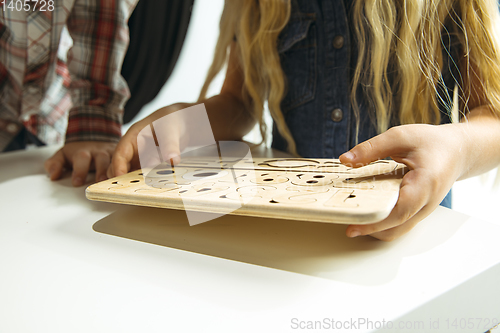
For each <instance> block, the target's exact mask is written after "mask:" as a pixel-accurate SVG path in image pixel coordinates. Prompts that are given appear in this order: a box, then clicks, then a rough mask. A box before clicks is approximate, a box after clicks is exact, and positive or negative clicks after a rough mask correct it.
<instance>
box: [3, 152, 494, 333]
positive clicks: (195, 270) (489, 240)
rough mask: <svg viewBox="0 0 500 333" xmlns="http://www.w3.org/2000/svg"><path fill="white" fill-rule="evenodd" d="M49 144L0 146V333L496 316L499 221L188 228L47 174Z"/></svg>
mask: <svg viewBox="0 0 500 333" xmlns="http://www.w3.org/2000/svg"><path fill="white" fill-rule="evenodd" d="M54 151H55V148H51V147H49V148H43V149H37V150H32V151H27V152H19V153H9V154H3V155H0V199H1V200H0V214H1V215H0V267H1V274H0V332H50V333H55V332H65V333H66V332H120V333H122V332H296V331H312V330H311V329H300V328H301V327H302V328H307V327H314V326H316V328H322V329H323V330H324V331H332V329H331V328H330V329H328V327H329V326H331V325H332V324H333V325H334V327H335V326H336V325H340V324H342V326H343V327H344V329H335V330H333V331H336V332H337V331H346V332H370V331H377V332H384V331H387V332H431V331H434V332H484V331H486V330H487V329H489V328H491V327H492V326H494V325H495V324H497V322H498V321H500V304H499V302H498V300H499V299H500V288H499V287H498V281H499V280H500V264H499V263H500V243H499V242H498V241H497V239H498V235H499V234H500V226H499V225H495V224H492V223H489V222H484V221H481V220H478V219H476V218H472V217H468V216H466V215H463V214H461V213H457V212H455V211H452V210H448V209H445V208H438V209H437V210H436V211H435V212H434V213H433V214H432V215H431V216H429V217H428V218H427V219H426V220H425V221H423V222H421V223H420V224H419V225H418V226H417V227H416V228H415V229H414V230H413V231H412V232H411V233H409V234H408V235H406V236H404V237H402V238H400V239H398V240H396V241H394V242H392V243H384V242H381V241H376V240H374V239H371V238H369V237H365V238H357V239H348V238H346V237H345V235H344V231H345V226H339V225H334V224H320V223H308V222H291V221H278V220H265V219H252V218H242V217H234V216H226V217H223V218H221V219H219V220H215V221H212V222H208V223H204V224H201V225H199V226H194V227H189V226H188V224H187V221H186V220H185V217H183V216H182V212H179V211H169V210H159V209H150V208H141V207H126V206H120V205H114V204H105V203H96V202H90V201H88V200H87V199H86V198H85V194H84V188H83V187H82V188H73V187H72V186H71V183H70V180H69V179H68V178H66V179H64V180H61V181H58V182H50V180H49V179H48V178H47V176H46V175H45V174H44V171H43V162H44V160H45V159H46V158H47V157H49V156H50V155H51V154H52V153H53V152H54ZM93 228H94V229H96V230H98V231H100V232H96V231H95V230H94V229H93ZM104 232H105V233H104ZM110 234H113V235H110ZM116 235H118V236H116ZM129 238H132V239H139V240H143V241H136V240H132V239H129ZM148 242H149V243H148ZM152 243H155V244H161V245H164V246H158V245H155V244H152ZM494 318H496V319H494ZM360 319H361V321H360ZM332 320H333V322H332ZM363 320H364V321H365V323H364V324H362V325H361V323H362V322H363ZM383 321H385V322H388V321H391V323H392V325H393V329H392V330H383V329H382V330H381V329H378V328H379V326H380V325H382V322H383ZM493 321H497V322H493ZM370 322H371V325H372V326H373V329H372V328H371V327H370ZM351 324H354V325H355V327H350V326H351ZM389 325H390V324H389ZM399 325H403V326H406V327H407V329H401V327H400V326H399ZM467 326H470V327H471V329H468V328H467ZM345 328H347V329H345ZM349 328H351V329H350V330H349ZM354 328H356V329H354Z"/></svg>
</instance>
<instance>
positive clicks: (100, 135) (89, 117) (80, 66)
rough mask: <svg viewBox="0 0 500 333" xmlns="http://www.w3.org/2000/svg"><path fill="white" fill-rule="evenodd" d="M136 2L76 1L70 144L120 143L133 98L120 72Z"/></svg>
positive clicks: (72, 18)
mask: <svg viewBox="0 0 500 333" xmlns="http://www.w3.org/2000/svg"><path fill="white" fill-rule="evenodd" d="M134 5H135V0H76V1H75V5H74V7H73V9H72V12H71V14H70V16H69V18H68V21H67V26H68V32H69V33H70V35H71V37H72V39H73V47H72V48H71V49H70V51H69V52H68V70H69V73H70V75H71V86H70V94H71V99H72V102H73V106H72V108H71V110H70V112H69V119H68V128H67V132H66V142H75V141H107V142H117V141H118V140H119V139H120V137H121V124H122V116H123V107H124V105H125V102H126V101H127V99H128V98H129V96H130V93H129V90H128V87H127V84H126V82H125V80H124V79H123V77H122V76H121V74H120V71H121V65H122V63H123V58H124V57H125V52H126V50H127V46H128V41H129V31H128V25H127V20H128V18H129V16H130V13H131V11H132V10H133V8H134Z"/></svg>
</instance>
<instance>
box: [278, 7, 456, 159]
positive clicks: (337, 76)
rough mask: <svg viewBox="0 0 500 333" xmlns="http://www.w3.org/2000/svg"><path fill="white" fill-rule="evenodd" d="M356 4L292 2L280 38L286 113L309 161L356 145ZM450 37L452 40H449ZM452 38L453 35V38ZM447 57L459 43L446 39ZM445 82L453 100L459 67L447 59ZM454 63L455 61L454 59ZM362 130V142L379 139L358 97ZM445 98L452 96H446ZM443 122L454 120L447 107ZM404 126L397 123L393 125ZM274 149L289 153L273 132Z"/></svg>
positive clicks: (443, 111) (280, 138)
mask: <svg viewBox="0 0 500 333" xmlns="http://www.w3.org/2000/svg"><path fill="white" fill-rule="evenodd" d="M351 2H352V0H292V14H291V17H290V21H289V23H288V24H287V26H286V27H285V28H284V30H283V32H282V33H281V35H280V37H279V40H278V52H279V54H280V57H281V66H282V69H283V72H284V74H285V77H286V82H287V92H286V95H285V97H284V99H283V101H282V103H281V109H282V112H283V114H284V116H285V120H286V123H287V125H288V128H289V129H290V131H291V133H292V135H293V137H294V139H295V142H296V145H297V152H298V153H299V155H301V156H303V157H316V158H338V157H339V156H340V155H342V154H343V153H344V152H346V151H348V150H349V149H351V148H352V147H354V145H355V143H356V137H355V136H356V119H355V116H354V113H353V110H352V105H351V101H350V91H351V78H352V73H353V67H354V66H355V61H356V52H357V50H356V47H355V44H354V43H353V33H351V31H350V27H349V23H348V13H347V12H348V7H349V6H350V4H351ZM445 37H446V36H445ZM447 37H449V36H447ZM444 44H448V46H449V47H448V48H449V49H448V50H446V51H444V52H443V55H449V54H451V55H452V57H453V58H456V57H458V48H457V44H459V42H457V40H456V39H453V40H451V41H446V40H444ZM444 58H445V59H444V61H445V66H443V68H445V69H446V70H445V71H444V72H443V78H444V80H445V83H446V86H447V88H446V91H443V92H442V93H444V94H448V98H452V96H453V95H452V92H453V87H454V85H455V81H454V80H453V78H454V77H455V78H456V77H460V75H459V74H458V69H457V68H454V67H453V68H449V67H451V66H448V63H451V64H456V63H457V62H456V61H447V59H446V58H447V57H446V56H445V57H444ZM453 60H454V59H453ZM358 96H359V97H358V104H359V107H360V116H359V119H360V129H359V134H358V142H363V141H366V140H368V139H370V138H372V137H373V136H375V135H377V130H376V128H375V126H374V125H373V123H372V121H371V120H370V119H371V118H370V114H369V112H373V110H371V107H370V105H367V104H368V103H366V102H365V101H364V100H363V96H362V94H361V95H360V94H359V93H358ZM444 99H445V100H446V99H447V98H444ZM440 108H441V110H442V113H443V114H442V117H441V119H442V123H446V122H449V116H448V115H447V112H446V108H445V107H444V105H440ZM395 125H398V124H397V123H394V122H393V123H391V126H395ZM272 146H273V148H276V149H279V150H286V147H287V145H286V141H285V140H284V139H283V138H282V137H281V136H280V135H279V133H278V131H277V129H276V127H274V128H273V144H272Z"/></svg>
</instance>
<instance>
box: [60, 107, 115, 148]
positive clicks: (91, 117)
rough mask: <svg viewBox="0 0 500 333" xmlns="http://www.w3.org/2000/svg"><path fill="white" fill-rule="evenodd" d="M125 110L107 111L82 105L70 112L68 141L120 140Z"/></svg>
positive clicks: (67, 132)
mask: <svg viewBox="0 0 500 333" xmlns="http://www.w3.org/2000/svg"><path fill="white" fill-rule="evenodd" d="M122 113H123V110H115V111H113V112H109V111H107V112H105V111H104V110H103V109H102V108H93V107H81V108H73V109H71V111H70V112H69V119H68V129H67V131H66V142H77V141H103V142H118V141H119V140H120V138H121V119H122Z"/></svg>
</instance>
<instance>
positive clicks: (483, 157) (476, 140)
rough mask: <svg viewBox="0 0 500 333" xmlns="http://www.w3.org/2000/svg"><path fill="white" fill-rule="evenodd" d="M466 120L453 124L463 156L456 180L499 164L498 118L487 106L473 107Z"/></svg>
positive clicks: (485, 170) (499, 130) (499, 139)
mask: <svg viewBox="0 0 500 333" xmlns="http://www.w3.org/2000/svg"><path fill="white" fill-rule="evenodd" d="M467 119H468V121H466V122H462V123H460V124H455V125H452V126H456V129H457V135H458V136H459V137H460V138H461V141H462V143H461V149H460V150H459V152H458V153H459V154H461V156H463V159H462V161H463V165H462V172H461V175H460V177H459V178H458V180H462V179H466V178H469V177H473V176H477V175H480V174H482V173H484V172H487V171H489V170H491V169H493V168H495V167H498V166H499V165H500V118H499V117H497V116H495V115H494V114H493V112H492V111H491V110H490V109H489V108H487V107H477V108H475V109H473V110H472V111H471V112H470V113H469V115H468V117H467Z"/></svg>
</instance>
